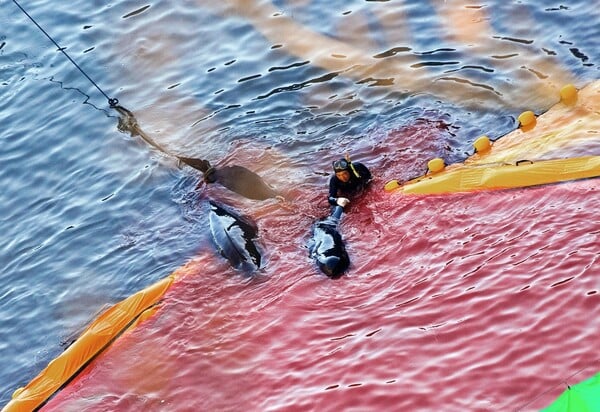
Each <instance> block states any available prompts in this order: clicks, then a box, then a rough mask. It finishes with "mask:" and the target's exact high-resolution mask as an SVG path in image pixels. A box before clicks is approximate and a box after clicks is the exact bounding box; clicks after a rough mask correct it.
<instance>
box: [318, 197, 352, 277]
mask: <svg viewBox="0 0 600 412" xmlns="http://www.w3.org/2000/svg"><path fill="white" fill-rule="evenodd" d="M343 211H344V209H343V208H342V207H341V206H336V207H335V208H334V209H333V211H332V212H331V215H329V216H327V217H326V218H324V219H322V220H320V221H319V222H317V223H316V224H315V226H314V229H313V237H312V238H311V239H310V240H309V242H308V250H309V253H310V257H311V258H313V259H315V261H316V262H317V266H318V267H319V269H321V271H322V272H323V273H325V274H326V275H327V276H329V277H330V278H332V279H337V278H339V277H340V276H342V274H343V273H344V272H345V271H346V269H348V266H350V258H349V257H348V252H346V246H345V245H344V241H343V240H342V235H340V233H339V232H338V223H339V221H340V217H341V216H342V212H343Z"/></svg>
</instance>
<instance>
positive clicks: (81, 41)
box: [0, 0, 600, 410]
mask: <svg viewBox="0 0 600 412" xmlns="http://www.w3.org/2000/svg"><path fill="white" fill-rule="evenodd" d="M495 3H498V4H485V5H484V4H477V3H468V4H467V3H465V4H462V3H460V2H443V3H442V2H411V3H408V2H394V1H383V2H377V1H350V2H348V1H344V2H341V1H335V2H327V3H325V2H322V1H296V2H284V1H280V2H275V3H270V2H266V1H261V2H254V3H252V4H250V3H248V2H244V1H241V0H240V1H225V2H220V3H219V5H214V4H213V2H201V1H196V2H194V1H185V2H178V3H177V4H171V3H168V2H157V3H143V2H122V3H118V4H117V3H110V4H101V3H100V2H93V3H89V2H83V1H77V2H74V3H71V4H70V5H69V6H68V7H67V6H62V5H56V4H50V2H44V1H38V2H34V3H33V4H23V6H24V7H26V8H27V9H28V11H29V12H30V13H31V14H32V15H33V16H35V17H36V18H37V19H38V21H39V23H40V24H41V25H42V26H44V27H45V28H46V29H47V30H48V31H49V32H50V33H52V35H53V36H55V37H56V39H57V40H58V41H59V42H60V43H61V45H63V46H67V51H68V52H69V53H70V54H71V55H72V56H73V57H74V58H75V59H76V60H77V61H78V63H79V64H80V65H81V66H82V67H84V68H85V70H86V71H87V72H88V73H89V75H90V76H91V77H92V78H93V79H94V80H95V81H96V82H98V84H99V85H100V86H101V88H102V89H103V90H105V91H106V92H107V93H108V94H109V95H110V96H111V97H118V98H119V100H120V101H121V103H122V104H123V105H125V106H126V107H128V108H129V109H131V110H132V111H134V112H135V113H136V116H137V118H138V120H139V122H140V124H141V126H142V127H143V128H144V130H146V131H147V132H148V133H149V134H151V135H152V136H153V137H154V138H155V139H156V140H157V141H159V142H160V143H161V145H163V146H165V147H166V148H168V150H170V151H172V152H174V153H179V154H184V155H186V156H197V157H204V158H207V159H210V160H211V161H213V162H214V163H215V164H217V165H218V164H240V165H243V166H246V167H249V168H251V169H252V170H255V171H256V172H258V173H260V174H261V175H262V176H265V178H266V180H268V181H269V183H271V184H273V185H274V186H276V187H277V188H279V189H281V190H283V191H284V192H285V193H286V194H287V195H288V197H289V198H291V199H292V200H293V202H292V206H291V208H289V209H286V208H281V207H280V206H279V205H278V204H277V203H276V202H270V201H266V202H256V201H250V200H246V199H242V198H240V197H239V196H237V195H235V194H232V193H230V192H227V191H226V190H224V189H223V188H220V187H219V186H211V187H205V186H203V185H200V187H197V184H198V182H199V180H200V178H201V176H200V175H199V174H198V173H196V172H195V171H193V170H191V169H189V168H179V167H178V165H177V163H176V162H175V161H173V160H172V159H171V158H169V157H167V156H165V155H163V154H161V153H159V152H157V151H155V150H153V149H151V148H149V147H148V145H147V144H145V143H144V142H142V141H140V140H139V139H138V138H134V137H130V136H129V135H127V134H124V133H121V132H119V131H118V129H117V123H118V122H117V118H116V113H115V112H114V111H111V110H110V109H108V108H107V104H106V102H105V99H104V97H103V96H102V95H100V94H99V92H98V91H97V90H95V89H94V87H93V86H91V85H90V84H89V82H88V81H87V80H86V79H85V78H83V77H82V75H81V74H80V73H79V72H78V71H76V70H75V69H74V68H73V67H72V65H71V64H70V63H69V62H68V61H67V60H66V59H65V58H64V57H63V56H62V55H61V54H60V53H57V52H56V50H55V48H54V47H53V46H52V45H51V44H49V42H48V40H47V39H46V38H44V37H43V35H42V34H40V33H39V31H37V29H36V28H35V27H34V26H32V24H31V23H30V22H29V21H28V20H27V19H26V18H25V17H24V16H23V15H22V14H21V13H20V11H19V10H18V9H17V8H16V6H14V4H12V3H10V2H5V3H4V4H3V5H2V14H1V15H0V23H1V24H0V27H2V29H1V30H0V97H1V98H0V109H1V110H0V119H1V123H2V125H3V127H2V129H1V131H0V142H1V144H2V146H1V147H2V149H1V150H0V158H1V164H2V167H1V168H0V180H1V182H2V189H3V190H2V191H0V207H1V208H2V212H3V213H2V218H1V219H0V225H1V226H2V227H1V229H2V231H1V233H2V237H1V238H0V251H1V253H0V261H1V263H2V267H3V271H2V272H1V273H0V297H1V299H0V353H1V356H2V361H3V368H2V370H0V382H1V383H2V385H1V386H0V388H1V392H0V396H1V401H0V403H1V404H2V405H4V404H5V403H6V402H7V401H8V400H9V399H10V396H11V394H12V392H13V391H14V390H15V389H16V388H18V387H20V386H23V385H24V384H26V383H27V382H28V381H30V380H31V379H32V378H33V377H34V376H35V375H36V374H37V373H38V372H39V371H40V370H41V369H42V368H43V367H45V365H46V364H47V363H48V362H49V361H50V360H52V359H53V358H54V357H55V356H56V355H58V354H59V353H60V352H61V351H62V350H63V349H64V342H66V341H69V340H70V339H71V338H72V337H73V336H76V334H77V332H78V331H80V330H81V329H82V328H83V327H85V325H87V324H88V323H89V321H90V320H91V319H92V318H93V317H94V316H95V314H97V313H98V312H99V311H101V310H102V309H103V308H105V307H106V306H107V305H109V304H112V303H115V302H117V301H119V300H121V299H123V298H125V297H126V296H129V295H130V294H132V293H134V292H136V291H137V290H139V289H141V288H143V287H145V286H147V285H149V284H151V283H153V282H154V281H156V280H158V279H161V278H163V277H165V276H166V275H168V274H169V273H171V272H172V271H173V270H176V269H177V268H179V267H180V266H182V265H184V264H185V263H186V262H188V261H189V260H190V259H196V260H192V263H190V264H189V267H188V270H189V271H190V272H192V273H193V275H192V276H187V277H185V278H184V279H183V280H182V281H181V282H179V283H178V284H176V286H175V287H174V288H173V289H172V290H171V291H170V292H169V295H168V296H167V298H166V299H165V302H164V305H163V306H162V308H161V311H159V313H158V315H157V316H155V317H154V318H152V319H150V320H149V321H148V322H147V323H146V325H145V326H144V327H140V328H139V329H137V330H135V331H134V332H133V333H131V334H128V335H126V336H125V337H124V338H123V339H122V340H121V341H119V342H117V344H116V345H114V347H113V348H111V350H109V351H107V352H106V354H105V356H103V357H100V358H99V359H98V361H97V362H96V363H94V364H93V365H92V368H91V369H90V370H89V371H88V372H86V375H84V377H85V379H81V380H76V381H74V382H73V385H72V386H71V387H69V388H67V389H66V390H64V391H63V392H61V393H60V394H59V395H58V396H57V397H56V398H55V399H53V401H52V402H51V403H50V404H48V405H47V408H46V409H48V410H86V409H87V410H98V409H112V410H140V409H145V410H164V409H165V408H166V409H168V410H186V408H187V407H188V406H189V405H194V406H195V407H199V408H200V409H203V410H235V409H239V407H240V405H244V406H245V407H246V408H247V409H249V410H292V409H293V410H297V409H305V410H310V409H318V410H341V409H345V410H352V409H354V410H365V409H378V410H379V409H382V408H383V409H386V410H389V409H390V408H392V409H397V410H400V409H413V410H415V409H416V410H512V409H524V410H535V409H539V408H540V407H543V406H545V405H546V404H548V403H549V402H550V401H551V400H552V399H553V398H554V397H555V396H557V395H558V394H559V393H560V391H561V390H562V388H564V384H562V382H564V381H565V380H569V382H570V383H573V382H572V381H571V380H570V379H571V377H572V376H574V377H573V379H576V380H580V379H579V378H581V379H583V378H584V377H587V376H591V374H592V373H593V372H595V371H597V370H598V369H599V367H600V364H599V359H598V357H597V355H596V354H595V353H594V348H595V346H597V342H598V338H599V334H598V330H599V325H598V320H597V317H594V316H593V310H594V308H595V307H597V305H598V289H599V287H600V285H599V282H598V280H597V276H594V275H595V272H597V269H598V263H597V260H598V250H597V247H596V245H597V243H598V242H597V240H598V228H599V227H600V225H599V223H600V222H599V219H598V218H597V217H596V215H597V214H596V213H594V206H595V205H596V204H597V200H598V197H599V195H598V183H597V182H596V181H595V180H590V181H585V182H579V183H569V184H565V185H557V186H549V187H543V188H537V189H528V190H516V191H507V192H498V193H482V194H477V195H455V196H448V197H424V198H411V199H404V198H391V197H389V196H386V195H385V194H384V193H382V191H381V190H380V188H381V187H382V185H383V184H384V183H385V182H386V181H387V180H389V179H391V178H400V179H406V178H410V177H415V176H417V175H419V174H421V173H423V172H424V170H425V167H424V165H425V163H426V161H427V160H429V159H430V158H432V157H435V156H441V157H444V158H445V159H446V160H447V161H448V162H457V161H461V160H462V159H464V158H465V157H466V156H467V155H468V154H470V153H471V142H472V141H473V139H474V138H475V137H477V136H478V135H480V134H482V133H486V134H488V135H489V136H490V137H492V138H498V137H500V136H502V135H503V134H505V133H506V132H508V131H510V130H512V129H513V128H514V127H515V116H516V115H518V114H519V113H520V112H521V111H522V110H524V109H532V110H534V111H536V112H537V113H541V112H543V111H544V110H545V109H547V108H548V107H549V106H550V105H551V104H553V103H554V102H555V101H556V93H555V92H556V90H557V89H558V88H560V87H561V86H562V85H563V84H565V83H566V82H567V81H572V82H574V83H575V84H577V85H578V86H583V85H585V84H587V83H588V82H590V81H592V80H596V79H597V78H598V59H599V56H598V54H597V53H598V50H600V48H599V47H598V40H597V39H598V38H600V37H599V36H598V34H599V32H598V28H597V27H598V24H597V23H598V21H599V20H600V19H599V16H598V14H597V11H596V10H595V8H594V7H593V5H592V4H591V3H589V2H583V1H570V2H566V3H564V2H563V3H560V4H557V3H551V2H523V1H521V2H495ZM455 12H457V14H454V13H455ZM461 16H463V17H464V16H468V18H467V23H464V22H461V21H460V18H461ZM473 21H474V22H476V23H473V24H471V25H469V24H468V22H473ZM467 28H470V30H467ZM458 29H462V30H458ZM288 30H289V31H288ZM290 33H291V34H290ZM88 96H89V97H88ZM592 146H593V145H592ZM596 146H597V145H596ZM346 150H348V151H350V152H351V154H352V156H353V158H356V159H360V160H362V161H364V162H365V163H366V164H368V165H369V166H370V167H371V169H372V171H373V172H374V175H375V176H376V179H375V182H374V183H375V184H374V185H373V188H372V189H371V191H370V192H369V193H368V196H366V197H365V199H363V200H361V201H360V202H357V203H356V204H354V205H353V206H352V208H351V211H350V213H349V214H348V215H347V216H345V217H344V220H343V222H342V231H343V233H344V236H345V238H346V241H347V244H348V247H349V253H350V255H351V259H352V262H353V266H352V269H351V271H350V273H349V274H348V275H347V276H345V277H344V278H342V279H341V280H340V281H337V282H331V281H329V280H328V279H326V278H324V277H323V276H322V275H320V274H319V273H318V272H317V271H316V269H315V267H314V266H313V264H312V262H311V261H310V260H309V259H308V257H307V256H306V249H305V243H306V239H307V237H308V234H309V233H310V227H311V225H312V223H313V222H314V220H315V219H317V218H319V217H321V216H322V215H324V214H326V213H327V210H328V208H327V205H326V202H325V201H324V197H325V189H326V182H327V174H328V173H329V170H328V165H329V164H330V161H331V160H333V159H335V158H337V157H339V156H340V154H342V153H343V152H344V151H346ZM579 154H581V153H579V152H578V155H579ZM568 155H569V153H565V156H568ZM207 198H211V199H217V200H219V201H222V202H226V203H228V204H231V205H234V206H235V207H236V208H237V209H238V210H240V211H242V212H244V213H246V214H248V215H249V216H251V217H252V218H253V219H255V220H256V221H257V223H258V224H259V227H260V230H261V241H262V242H263V244H264V246H265V248H266V249H267V250H268V252H267V267H266V269H265V271H264V274H265V275H266V276H265V277H266V278H267V281H265V282H248V281H247V280H246V281H245V280H243V278H241V277H240V276H239V275H238V274H236V273H234V272H233V271H232V270H230V269H229V268H228V267H227V265H226V263H225V262H224V261H222V260H221V259H220V258H219V257H217V256H216V255H215V253H214V250H213V248H212V246H211V245H210V242H209V238H208V231H207V221H206V210H207V204H206V199H207ZM149 360H150V361H149ZM561 385H562V386H561ZM165 405H167V406H168V407H167V406H165Z"/></svg>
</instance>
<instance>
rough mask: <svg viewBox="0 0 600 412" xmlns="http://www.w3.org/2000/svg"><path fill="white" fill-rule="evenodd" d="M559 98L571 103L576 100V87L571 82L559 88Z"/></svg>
mask: <svg viewBox="0 0 600 412" xmlns="http://www.w3.org/2000/svg"><path fill="white" fill-rule="evenodd" d="M560 100H561V101H562V102H563V103H565V104H569V105H570V104H573V103H575V101H576V100H577V89H576V88H575V86H573V85H572V84H567V85H566V86H564V87H563V88H562V89H560Z"/></svg>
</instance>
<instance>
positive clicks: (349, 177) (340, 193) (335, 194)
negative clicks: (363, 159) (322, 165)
mask: <svg viewBox="0 0 600 412" xmlns="http://www.w3.org/2000/svg"><path fill="white" fill-rule="evenodd" d="M333 171H334V172H335V174H334V175H333V176H331V179H329V198H328V201H329V204H330V205H332V206H336V205H337V206H341V207H342V208H344V207H346V206H347V205H348V204H349V203H350V199H349V197H354V196H356V195H358V194H360V193H361V192H362V191H363V190H364V189H365V188H366V187H367V186H368V184H369V182H371V179H372V176H371V172H370V171H369V169H368V168H367V167H366V166H365V165H364V164H362V163H359V162H355V163H353V162H351V161H350V156H348V154H346V156H345V157H344V158H343V159H340V160H336V161H335V162H333Z"/></svg>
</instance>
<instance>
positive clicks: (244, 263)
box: [208, 201, 262, 274]
mask: <svg viewBox="0 0 600 412" xmlns="http://www.w3.org/2000/svg"><path fill="white" fill-rule="evenodd" d="M209 203H210V212H209V216H208V222H209V225H210V232H211V234H212V238H213V241H214V243H215V246H216V247H217V249H218V250H219V252H220V253H221V255H222V256H223V257H224V258H225V259H227V260H228V261H229V264H230V265H231V266H232V267H233V268H235V269H237V270H240V271H242V272H244V273H246V274H251V273H253V272H255V271H257V270H258V269H260V267H261V260H262V256H261V252H260V250H259V248H258V246H257V244H256V242H255V240H256V237H257V236H258V228H257V227H256V225H255V224H254V223H253V222H251V221H250V220H248V219H247V218H244V217H242V216H240V215H238V214H236V213H234V212H233V211H231V210H228V209H226V208H225V207H224V206H221V205H219V204H217V203H216V202H213V201H210V202H209Z"/></svg>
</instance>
